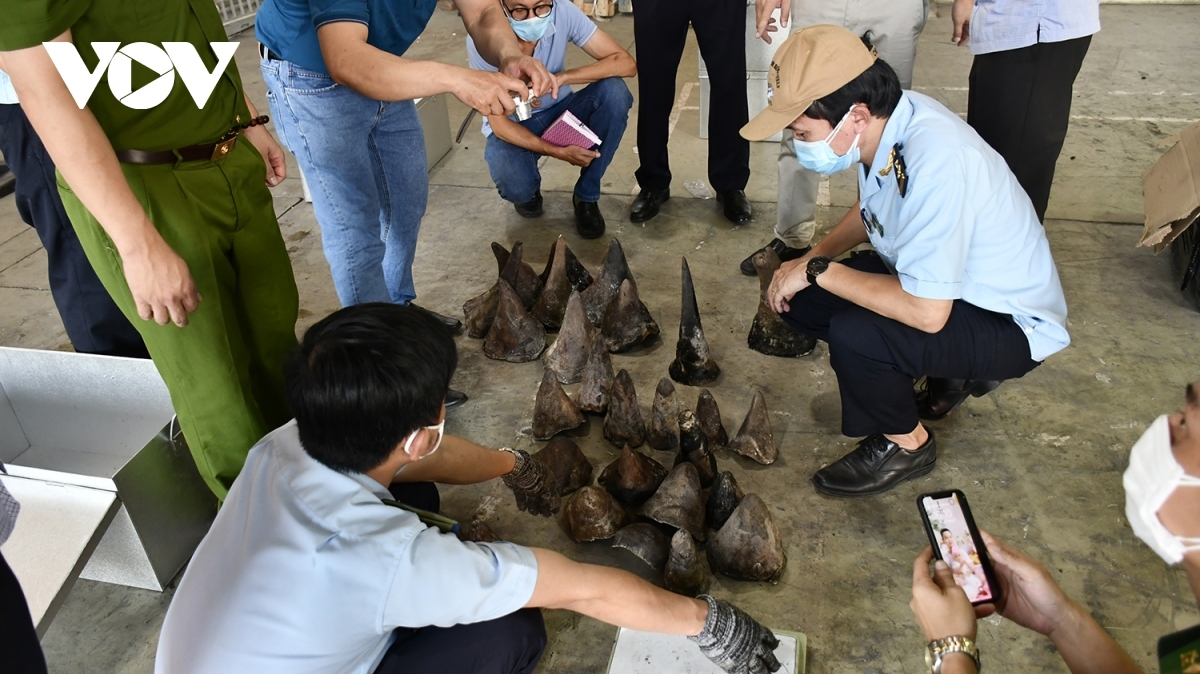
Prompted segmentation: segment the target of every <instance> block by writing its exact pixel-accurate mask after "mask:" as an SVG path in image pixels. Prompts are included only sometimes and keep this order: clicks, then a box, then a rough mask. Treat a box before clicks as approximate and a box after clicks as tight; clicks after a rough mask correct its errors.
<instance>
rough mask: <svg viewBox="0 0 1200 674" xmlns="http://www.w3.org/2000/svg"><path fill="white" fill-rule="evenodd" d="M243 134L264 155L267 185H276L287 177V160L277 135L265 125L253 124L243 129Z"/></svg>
mask: <svg viewBox="0 0 1200 674" xmlns="http://www.w3.org/2000/svg"><path fill="white" fill-rule="evenodd" d="M242 136H244V137H245V138H246V140H248V141H250V144H251V145H253V146H254V149H256V150H258V153H259V154H260V155H262V158H263V163H264V164H266V166H267V187H275V186H276V185H278V184H279V183H281V182H283V179H284V178H286V177H287V161H286V160H285V159H284V156H283V148H282V147H280V146H279V143H277V142H276V141H275V137H274V136H272V135H271V132H270V131H267V127H265V126H261V125H259V126H252V127H250V128H248V129H245V130H243V131H242Z"/></svg>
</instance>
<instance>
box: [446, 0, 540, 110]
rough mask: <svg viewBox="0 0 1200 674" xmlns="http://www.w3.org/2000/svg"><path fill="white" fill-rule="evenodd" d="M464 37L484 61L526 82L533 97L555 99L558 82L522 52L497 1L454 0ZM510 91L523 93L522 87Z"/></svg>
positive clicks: (537, 62) (538, 62)
mask: <svg viewBox="0 0 1200 674" xmlns="http://www.w3.org/2000/svg"><path fill="white" fill-rule="evenodd" d="M454 4H455V5H457V7H458V13H459V14H461V15H462V20H463V25H464V26H466V28H467V34H469V35H470V36H471V39H472V40H473V41H474V42H475V48H476V49H478V50H479V55H480V56H482V57H483V60H485V61H487V62H488V63H490V64H492V65H494V66H496V67H497V68H499V69H500V72H502V73H504V74H505V75H507V76H509V77H512V78H514V79H519V80H526V81H528V82H529V86H531V87H532V88H533V93H534V95H535V96H541V95H543V94H545V93H547V92H549V93H552V94H554V97H555V98H558V83H557V82H556V81H555V79H554V77H553V76H552V75H551V74H550V72H549V71H548V70H546V66H545V65H543V64H542V62H541V61H538V60H537V59H535V58H533V57H532V56H526V55H525V54H524V53H522V52H521V45H520V44H519V43H518V42H517V34H516V33H514V32H513V29H512V26H510V25H509V23H508V18H507V17H506V16H504V12H503V10H501V9H500V3H499V2H496V0H455V3H454ZM513 91H521V92H524V91H525V89H524V88H520V89H514V90H513Z"/></svg>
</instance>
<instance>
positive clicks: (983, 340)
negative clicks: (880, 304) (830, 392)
mask: <svg viewBox="0 0 1200 674" xmlns="http://www.w3.org/2000/svg"><path fill="white" fill-rule="evenodd" d="M846 264H848V265H849V266H851V267H853V268H855V269H858V270H860V271H866V272H870V273H876V274H886V273H888V271H887V268H886V267H885V266H884V264H883V261H882V260H880V259H879V258H878V257H876V256H874V255H870V256H868V255H860V256H856V257H853V258H850V259H849V260H847V261H846ZM790 304H791V311H789V312H788V313H786V314H784V315H783V318H784V320H785V321H787V322H788V323H789V324H790V325H792V326H793V327H795V328H796V329H797V330H799V331H801V332H804V333H806V334H809V335H812V336H814V337H817V338H818V339H823V340H825V341H826V342H827V343H828V344H829V364H830V365H831V366H832V367H833V370H834V372H835V373H836V374H837V378H838V389H839V391H840V393H841V398H842V434H844V435H846V436H849V437H862V436H865V435H872V434H874V433H887V434H891V435H901V434H904V433H910V432H912V430H913V429H915V428H916V427H917V424H918V423H919V422H920V419H919V418H918V416H917V405H916V398H915V397H914V395H913V382H914V381H916V380H917V379H919V378H920V377H922V376H932V377H943V378H947V379H987V380H1004V379H1013V378H1016V377H1020V376H1023V375H1024V374H1025V373H1026V372H1029V371H1030V370H1032V369H1033V368H1035V367H1037V365H1038V363H1037V362H1036V361H1034V360H1031V359H1030V357H1029V340H1028V339H1026V337H1025V333H1024V332H1022V331H1021V328H1020V327H1018V326H1017V324H1016V323H1015V322H1013V320H1012V317H1011V316H1008V315H1006V314H998V313H995V312H991V311H987V310H985V309H980V308H979V307H976V306H974V305H972V304H968V303H967V302H964V301H962V300H955V302H954V307H953V309H951V311H950V318H949V319H948V320H947V321H946V325H945V326H944V327H943V328H942V329H941V330H940V331H938V332H936V333H932V334H931V333H928V332H923V331H921V330H918V329H916V328H912V327H909V326H907V325H904V324H903V323H900V322H899V321H895V320H892V319H890V318H885V317H884V316H880V315H879V314H877V313H875V312H873V311H870V310H868V309H864V308H862V307H860V306H858V305H856V304H853V303H851V302H848V301H846V300H844V299H842V298H840V297H837V296H836V295H834V294H832V293H830V292H829V291H827V290H824V289H822V288H819V287H809V288H806V289H805V290H803V291H801V292H799V293H797V294H796V296H795V297H793V298H792V301H791V303H790Z"/></svg>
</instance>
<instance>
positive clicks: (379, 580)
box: [155, 421, 537, 674]
mask: <svg viewBox="0 0 1200 674" xmlns="http://www.w3.org/2000/svg"><path fill="white" fill-rule="evenodd" d="M384 498H391V496H390V495H389V494H388V491H387V490H386V489H385V488H384V487H383V485H381V484H379V483H378V482H376V481H375V480H373V479H372V478H370V477H367V476H366V475H362V474H350V475H345V474H342V473H338V472H336V471H334V470H332V469H330V468H327V467H325V466H324V465H322V464H321V463H319V462H317V461H316V460H314V459H313V458H312V457H310V456H309V455H308V454H307V453H306V452H305V451H304V448H303V447H302V446H301V444H300V438H299V434H298V432H297V429H296V423H295V422H294V421H293V422H290V423H288V424H286V425H284V426H282V427H280V428H279V429H277V430H275V431H273V432H272V433H270V434H268V435H267V436H266V437H265V438H263V439H262V440H261V441H260V442H259V443H258V444H257V445H255V447H254V448H253V449H251V450H250V454H249V455H248V456H247V457H246V465H245V467H244V468H242V472H241V474H240V475H239V476H238V478H237V480H235V481H234V483H233V487H232V488H231V489H230V490H229V496H228V498H227V499H226V500H225V504H224V506H222V507H221V511H220V512H219V513H218V514H217V519H216V521H214V522H213V525H212V528H211V529H210V530H209V532H208V535H207V536H205V537H204V540H203V541H201V542H200V546H199V547H198V548H197V549H196V554H195V555H194V556H193V557H192V561H191V562H190V563H189V564H188V568H187V572H186V573H184V575H183V580H181V581H180V583H179V589H178V590H177V591H176V592H175V597H174V599H173V600H172V601H171V606H170V608H169V609H168V610H167V617H166V621H165V622H164V623H163V628H162V635H161V636H160V637H159V642H158V655H157V658H156V660H155V671H156V672H160V673H174V672H196V673H204V674H207V673H209V672H211V673H213V674H217V673H221V674H224V673H225V672H255V674H272V673H275V672H278V673H279V674H284V673H287V674H306V673H310V672H311V673H313V674H316V673H317V672H322V673H334V672H337V673H354V674H360V673H361V674H369V673H370V672H372V671H374V669H375V667H376V666H377V665H378V663H379V661H380V659H381V658H382V657H383V654H384V652H385V650H386V649H387V647H388V646H389V645H390V644H391V641H392V639H393V636H392V630H394V629H395V628H397V627H425V626H430V625H437V626H440V627H446V626H450V625H456V624H463V623H474V622H481V621H485V620H493V619H495V618H499V617H502V616H505V615H508V614H509V613H512V612H513V611H516V610H517V609H520V608H521V607H523V606H524V605H525V604H526V603H527V602H528V601H529V598H530V597H531V596H533V587H534V584H535V582H536V580H537V562H536V560H535V559H534V556H533V553H532V552H531V551H530V550H529V549H528V548H524V547H521V546H517V545H513V544H511V543H478V544H477V543H464V542H461V541H459V540H458V539H457V538H456V537H455V536H453V535H451V534H443V533H441V532H440V531H439V530H438V529H436V528H431V527H426V526H425V525H424V524H422V523H421V521H420V520H419V519H418V518H417V516H416V515H414V514H412V513H410V512H408V511H405V510H401V509H399V508H395V507H392V506H389V505H386V504H384V503H382V502H381V500H380V499H384Z"/></svg>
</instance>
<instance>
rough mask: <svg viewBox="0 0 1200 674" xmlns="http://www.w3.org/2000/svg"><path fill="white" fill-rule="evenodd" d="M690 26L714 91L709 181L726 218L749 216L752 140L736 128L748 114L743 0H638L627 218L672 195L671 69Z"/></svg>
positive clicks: (642, 217) (651, 210)
mask: <svg viewBox="0 0 1200 674" xmlns="http://www.w3.org/2000/svg"><path fill="white" fill-rule="evenodd" d="M689 24H690V25H691V26H692V28H693V29H694V30H695V31H696V42H697V43H698V44H699V46H700V56H701V57H702V58H703V59H704V64H705V66H707V68H708V77H709V81H710V82H711V84H712V89H711V92H712V95H711V97H710V100H711V101H712V104H711V105H710V106H709V115H708V181H709V183H711V184H712V188H713V190H714V191H716V193H717V202H718V203H719V204H721V207H722V213H723V214H724V215H725V218H726V219H728V220H729V221H730V222H732V223H734V224H736V225H742V224H745V223H747V222H750V217H751V215H752V213H753V209H752V208H751V206H750V201H749V200H748V199H747V198H746V192H745V189H746V183H747V182H748V181H749V180H750V143H748V142H747V141H746V140H745V139H744V138H742V137H740V136H739V135H738V129H740V128H741V127H742V125H744V124H745V123H746V120H747V119H749V117H750V113H749V108H748V107H747V105H748V104H747V102H746V3H745V2H744V1H743V0H698V1H697V2H678V1H677V0H639V1H638V2H634V3H633V36H634V40H635V41H636V44H637V59H638V105H639V108H638V122H637V153H638V160H639V162H640V165H639V166H638V169H637V172H636V174H635V175H636V177H637V182H638V185H639V186H640V187H641V191H639V192H638V196H637V198H635V199H634V200H633V205H632V206H631V207H630V209H629V219H630V220H632V221H633V222H645V221H647V220H649V219H651V218H653V217H654V216H656V215H658V211H659V208H660V207H661V206H662V204H663V202H665V201H666V200H668V199H670V198H671V190H670V188H671V166H670V161H669V157H668V153H667V141H668V140H669V139H670V117H671V108H672V107H673V106H674V105H675V75H676V73H677V72H678V71H679V59H680V58H682V56H683V47H684V44H685V43H686V42H687V34H688V25H689Z"/></svg>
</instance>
